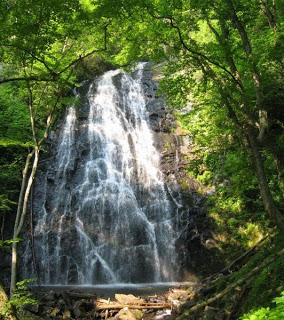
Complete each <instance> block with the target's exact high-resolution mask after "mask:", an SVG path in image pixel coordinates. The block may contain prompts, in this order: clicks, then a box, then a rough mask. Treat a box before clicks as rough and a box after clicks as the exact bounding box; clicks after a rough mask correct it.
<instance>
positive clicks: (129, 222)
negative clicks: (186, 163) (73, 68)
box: [34, 64, 178, 284]
mask: <svg viewBox="0 0 284 320" xmlns="http://www.w3.org/2000/svg"><path fill="white" fill-rule="evenodd" d="M142 74H143V64H139V65H138V67H137V69H136V71H135V72H134V73H133V75H132V76H130V75H127V74H126V73H125V72H123V71H120V70H116V71H109V72H107V73H105V74H104V75H103V76H102V77H101V78H100V79H98V80H96V81H95V82H93V83H92V84H91V86H90V88H89V92H88V94H87V97H88V104H89V114H88V118H87V119H85V120H84V121H81V124H80V127H79V124H78V123H79V120H78V119H77V118H76V108H75V107H73V106H71V107H69V109H68V112H67V116H66V120H65V123H64V126H63V129H62V131H61V136H60V139H59V142H58V150H57V155H56V161H55V163H53V164H52V170H53V172H54V176H52V175H51V173H50V172H47V173H45V174H44V177H43V179H42V180H44V181H45V183H44V184H43V185H41V196H40V197H38V200H37V201H38V204H37V207H38V210H37V211H38V212H37V213H36V219H37V223H36V227H35V233H34V239H35V255H36V259H37V261H38V264H39V266H38V270H39V277H40V280H41V282H42V283H43V284H99V283H120V282H126V283H143V282H160V281H175V280H178V276H177V269H178V267H177V260H178V259H177V255H176V250H175V239H176V236H177V235H176V231H175V230H174V214H175V213H174V212H175V210H173V208H172V207H173V202H172V200H171V201H170V200H169V197H168V191H166V189H165V186H164V181H163V174H162V173H161V171H160V169H159V162H160V159H159V153H158V151H157V150H156V149H155V147H154V140H153V135H152V132H151V129H150V127H149V120H148V111H147V106H146V101H145V95H144V92H143V85H142V82H141V79H142ZM78 144H79V145H81V149H80V148H78V147H77V145H78ZM82 146H83V147H82ZM79 149H80V150H81V151H80V152H79V151H78V150H79ZM50 170H51V169H50ZM50 170H49V171H50ZM52 170H51V171H52ZM51 176H52V177H51ZM50 190H53V191H52V192H50Z"/></svg>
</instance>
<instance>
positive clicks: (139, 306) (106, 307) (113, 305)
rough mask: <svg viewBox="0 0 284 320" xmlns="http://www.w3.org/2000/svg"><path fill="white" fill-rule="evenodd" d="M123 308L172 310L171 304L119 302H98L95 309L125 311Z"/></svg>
mask: <svg viewBox="0 0 284 320" xmlns="http://www.w3.org/2000/svg"><path fill="white" fill-rule="evenodd" d="M123 308H129V309H164V308H171V309H172V304H171V303H147V302H145V303H142V302H141V303H135V304H134V303H133V304H132V303H128V304H120V303H117V302H110V303H107V302H99V301H97V302H96V303H95V309H96V310H97V311H99V310H110V309H123Z"/></svg>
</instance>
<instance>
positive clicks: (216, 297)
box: [177, 249, 284, 320]
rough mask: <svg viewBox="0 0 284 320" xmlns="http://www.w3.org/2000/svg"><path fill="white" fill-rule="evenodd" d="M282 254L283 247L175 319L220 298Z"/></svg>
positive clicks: (182, 318)
mask: <svg viewBox="0 0 284 320" xmlns="http://www.w3.org/2000/svg"><path fill="white" fill-rule="evenodd" d="M283 255H284V249H282V250H280V251H278V252H277V253H276V254H275V255H273V257H270V258H267V259H266V260H264V261H263V262H262V263H261V264H259V265H258V266H257V267H255V268H254V269H252V271H250V272H248V273H247V274H246V275H245V276H244V277H243V278H241V279H239V280H238V281H236V282H234V283H232V284H230V285H229V286H228V287H227V288H225V289H224V290H223V291H221V292H219V293H218V294H216V295H215V296H214V297H212V298H209V299H207V300H205V301H203V302H200V303H198V304H196V305H195V306H193V307H192V308H190V309H189V310H187V311H186V312H184V313H183V314H182V315H181V316H179V317H178V318H177V319H178V320H185V319H188V316H189V315H190V314H192V313H193V312H195V311H197V310H198V309H200V308H202V307H205V306H207V305H209V304H211V303H213V302H215V301H217V300H219V299H221V298H222V297H223V296H225V295H226V294H228V293H229V292H230V291H231V290H233V289H235V288H236V287H238V286H240V285H242V284H243V283H245V282H247V281H248V280H249V279H250V278H251V277H252V276H254V275H255V274H256V273H258V272H259V271H260V270H262V269H264V268H265V267H267V266H268V265H269V264H271V263H272V262H274V261H275V260H277V259H278V258H279V257H281V256H283Z"/></svg>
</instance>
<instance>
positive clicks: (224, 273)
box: [202, 233, 270, 283]
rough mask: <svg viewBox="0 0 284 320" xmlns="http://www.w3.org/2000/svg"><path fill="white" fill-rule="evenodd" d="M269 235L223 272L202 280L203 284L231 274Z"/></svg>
mask: <svg viewBox="0 0 284 320" xmlns="http://www.w3.org/2000/svg"><path fill="white" fill-rule="evenodd" d="M269 235H270V234H269V233H268V234H266V235H265V236H264V237H263V238H262V239H260V240H259V241H258V242H257V243H256V244H255V245H254V246H253V247H252V248H250V249H249V250H248V251H246V252H245V253H243V254H242V255H241V256H239V257H238V258H237V259H236V260H234V261H233V262H232V263H231V264H230V265H229V266H227V267H225V268H223V269H222V270H220V271H219V272H216V273H214V274H213V275H211V276H209V277H207V278H205V279H203V280H202V283H206V282H210V281H211V280H214V279H216V278H218V277H220V275H221V276H225V275H227V274H230V273H232V272H233V269H234V268H235V266H236V265H237V264H238V263H240V262H241V261H242V260H243V259H244V258H245V257H247V256H249V255H251V254H252V253H253V252H254V251H255V249H256V248H257V247H258V246H259V245H260V244H261V243H262V242H263V241H264V240H265V239H267V238H268V237H269Z"/></svg>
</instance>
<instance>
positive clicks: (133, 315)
mask: <svg viewBox="0 0 284 320" xmlns="http://www.w3.org/2000/svg"><path fill="white" fill-rule="evenodd" d="M142 318H143V312H142V311H138V310H136V311H133V310H132V311H130V310H129V309H128V308H123V309H121V310H120V311H119V312H118V313H117V314H116V316H115V317H114V320H140V319H142Z"/></svg>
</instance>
